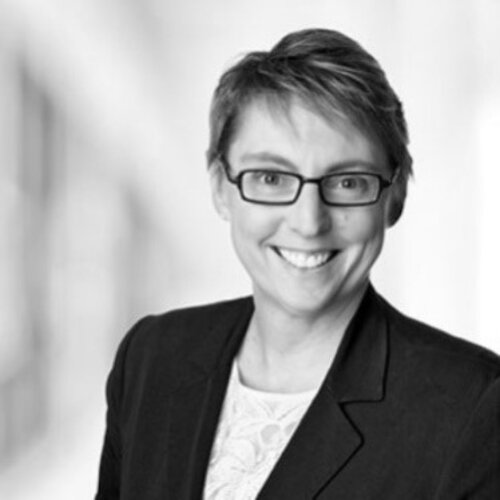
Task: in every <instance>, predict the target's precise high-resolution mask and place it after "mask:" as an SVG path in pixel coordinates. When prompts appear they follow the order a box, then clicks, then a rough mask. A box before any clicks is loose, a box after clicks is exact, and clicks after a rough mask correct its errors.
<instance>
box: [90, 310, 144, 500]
mask: <svg viewBox="0 0 500 500" xmlns="http://www.w3.org/2000/svg"><path fill="white" fill-rule="evenodd" d="M146 319H147V318H144V319H142V320H141V321H139V322H138V323H137V324H136V325H135V326H134V327H133V328H132V329H131V330H130V331H129V332H128V333H127V335H125V337H124V338H123V340H122V342H121V343H120V346H119V347H118V351H117V354H116V356H115V360H114V363H113V367H112V369H111V372H110V374H109V376H108V379H107V383H106V402H107V412H106V431H105V434H104V444H103V448H102V452H101V461H100V466H99V479H98V486H97V493H96V495H95V500H119V498H120V478H121V458H122V435H121V425H120V421H121V405H122V400H123V394H124V389H125V388H124V385H125V372H126V360H127V353H128V351H129V348H130V344H131V341H132V338H133V337H134V336H135V334H136V333H137V331H138V330H139V328H140V327H141V325H142V324H143V322H144V321H145V320H146Z"/></svg>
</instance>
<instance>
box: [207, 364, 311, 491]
mask: <svg viewBox="0 0 500 500" xmlns="http://www.w3.org/2000/svg"><path fill="white" fill-rule="evenodd" d="M316 392H317V391H316V390H313V391H308V392H303V393H298V394H282V393H272V392H262V391H257V390H253V389H250V388H248V387H246V386H244V385H242V384H241V382H240V380H239V375H238V369H237V365H236V362H234V363H233V368H232V370H231V376H230V379H229V384H228V388H227V392H226V397H225V400H224V405H223V407H222V412H221V417H220V420H219V425H218V428H217V432H216V436H215V441H214V444H213V447H212V452H211V456H210V462H209V466H208V471H207V478H206V481H205V492H204V499H205V500H254V499H255V498H256V497H257V494H258V493H259V491H260V489H261V488H262V486H263V485H264V482H265V481H266V479H267V477H268V476H269V474H270V472H271V470H272V469H273V467H274V465H275V464H276V462H277V461H278V458H279V457H280V455H281V453H282V452H283V450H284V449H285V446H286V445H287V443H288V441H289V440H290V437H291V436H292V434H293V432H294V431H295V429H296V428H297V426H298V424H299V422H300V420H301V419H302V417H303V416H304V413H305V412H306V410H307V408H308V407H309V404H310V403H311V401H312V399H313V398H314V396H315V395H316Z"/></svg>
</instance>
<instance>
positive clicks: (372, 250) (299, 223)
mask: <svg viewBox="0 0 500 500" xmlns="http://www.w3.org/2000/svg"><path fill="white" fill-rule="evenodd" d="M227 161H228V164H229V165H230V166H231V174H232V176H235V175H237V174H238V172H240V171H241V170H245V169H260V168H272V169H278V170H283V171H287V172H296V173H299V174H301V175H303V176H304V177H320V176H323V175H326V174H328V173H335V172H345V171H356V167H352V166H350V167H349V168H347V167H346V164H347V163H349V164H350V165H352V164H353V163H356V162H358V161H359V162H360V163H361V164H362V165H363V167H362V170H363V171H367V170H371V171H373V172H374V173H378V174H381V175H383V176H384V177H385V178H389V177H390V174H389V169H388V167H387V166H386V164H387V161H386V157H385V154H384V152H383V150H382V148H381V147H379V146H378V145H377V144H376V143H375V142H374V141H372V140H370V139H369V138H368V137H367V136H366V135H364V134H362V133H361V132H359V131H358V130H357V129H356V128H354V127H353V126H352V125H350V124H349V123H346V122H345V121H341V120H339V121H337V122H335V123H327V122H326V121H325V120H324V118H322V117H321V116H319V115H317V114H315V113H313V112H311V111H309V110H308V109H306V108H305V107H304V106H302V105H300V103H298V102H296V103H292V104H291V106H290V108H289V113H288V114H284V113H282V112H279V111H274V112H273V111H272V110H270V109H269V108H268V107H267V105H266V104H265V103H264V102H259V101H258V102H254V103H252V104H250V105H249V106H248V108H247V109H246V110H245V111H244V113H243V116H242V117H241V119H240V127H239V129H238V131H237V132H236V134H235V137H234V140H233V142H232V144H231V146H230V148H229V151H228V155H227ZM367 165H369V166H368V167H367ZM358 170H359V168H358ZM212 188H213V194H214V201H215V204H216V207H217V209H218V211H219V213H220V214H221V215H222V216H223V217H224V218H225V219H227V220H229V222H230V225H231V234H232V240H233V243H234V247H235V249H236V252H237V254H238V256H239V258H240V260H241V262H242V264H243V266H244V267H245V268H246V270H247V272H248V274H249V275H250V278H251V279H252V283H253V291H254V298H255V301H256V304H259V303H262V301H267V302H268V303H269V304H272V305H273V306H278V307H280V308H282V309H284V310H286V311H287V312H288V313H290V314H293V315H308V316H310V315H312V316H314V315H318V314H322V313H324V312H326V311H328V310H332V308H333V309H334V308H335V307H336V306H339V307H342V306H345V305H346V304H347V303H349V301H350V300H351V299H353V298H354V297H357V296H358V295H359V293H361V292H362V290H363V289H364V287H365V286H366V284H367V281H368V274H369V271H370V269H371V267H372V265H373V263H374V261H375V260H376V258H377V257H378V255H379V253H380V250H381V248H382V243H383V239H384V231H385V227H386V223H387V220H388V213H389V210H388V205H389V203H390V200H389V196H390V194H389V193H390V189H389V190H385V191H384V192H383V193H382V196H381V198H380V200H379V201H378V202H377V203H376V204H374V205H369V206H361V207H332V206H327V205H325V204H324V203H323V202H322V201H321V199H320V196H319V191H318V186H317V185H315V184H305V185H304V186H303V189H302V191H301V194H300V196H299V198H298V200H297V201H296V202H295V203H294V204H293V205H287V206H268V205H258V204H254V203H249V202H247V201H244V200H242V199H241V197H240V194H239V192H238V189H237V187H236V186H235V185H234V184H231V183H229V182H228V180H227V179H226V177H225V176H224V174H220V175H218V174H214V175H212Z"/></svg>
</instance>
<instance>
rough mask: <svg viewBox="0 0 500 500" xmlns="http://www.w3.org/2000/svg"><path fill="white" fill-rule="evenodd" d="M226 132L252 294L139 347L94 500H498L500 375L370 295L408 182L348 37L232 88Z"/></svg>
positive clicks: (382, 103)
mask: <svg viewBox="0 0 500 500" xmlns="http://www.w3.org/2000/svg"><path fill="white" fill-rule="evenodd" d="M210 125H211V137H210V147H209V151H208V164H209V173H210V181H211V187H212V192H213V199H214V204H215V207H216V209H217V211H218V213H219V214H220V216H221V217H222V218H224V219H226V220H227V221H228V222H229V225H230V229H231V235H232V239H233V243H234V247H235V249H236V252H237V254H238V256H239V258H240V260H241V262H242V264H243V266H244V267H245V268H246V270H247V272H248V274H249V276H250V278H251V280H252V285H253V295H252V297H251V298H250V297H248V298H243V299H236V300H234V301H229V302H224V303H218V304H213V305H207V306H202V307H196V308H191V309H184V310H178V311H173V312H170V313H167V314H164V315H160V316H156V317H148V318H145V319H143V320H142V321H140V322H139V323H138V324H137V325H136V326H135V327H134V328H133V329H132V330H131V331H130V332H129V334H128V335H127V336H126V337H125V339H124V340H123V342H122V344H121V346H120V349H119V351H118V354H117V357H116V361H115V365H114V367H113V370H112V372H111V374H110V377H109V381H108V386H107V396H108V415H107V429H106V436H105V442H104V448H103V453H102V459H101V469H100V481H99V490H98V493H97V496H96V498H97V499H98V500H104V499H106V500H107V499H118V498H119V499H124V500H125V499H127V500H130V499H141V500H148V499H153V498H154V499H160V498H161V499H172V500H181V499H199V498H205V499H217V500H220V499H254V498H259V500H264V499H269V500H271V499H273V500H275V499H284V500H293V499H312V498H319V499H325V500H326V499H332V500H333V499H335V500H338V499H346V500H355V499H360V500H361V499H362V500H367V499H382V498H383V499H385V500H387V499H398V500H400V499H436V500H437V499H440V500H444V499H450V500H451V499H453V500H457V499H459V498H460V499H461V498H464V499H465V498H467V499H494V498H500V486H499V481H500V480H499V477H500V432H499V428H500V359H499V358H498V357H497V356H496V355H495V354H493V353H490V352H488V351H486V350H484V349H482V348H479V347H477V346H473V345H471V344H468V343H466V342H464V341H461V340H458V339H456V338H453V337H451V336H449V335H447V334H445V333H442V332H439V331H437V330H435V329H432V328H431V327H428V326H426V325H423V324H421V323H418V322H416V321H414V320H411V319H409V318H407V317H405V316H403V315H402V314H401V313H399V312H398V311H396V310H395V309H394V308H392V307H391V306H390V305H389V304H388V303H387V302H385V301H384V300H383V299H382V298H381V297H380V296H379V295H378V294H377V293H376V292H375V290H374V289H373V287H372V286H371V284H370V282H369V272H370V269H371V267H372V265H373V263H374V262H375V260H376V259H377V257H378V255H379V253H380V251H381V249H382V244H383V239H384V233H385V229H386V228H388V227H390V226H391V225H393V224H395V223H396V221H397V220H398V218H399V217H400V215H401V212H402V209H403V205H404V200H405V195H406V185H407V181H408V178H409V176H410V175H411V158H410V155H409V153H408V150H407V143H408V137H407V131H406V123H405V119H404V116H403V111H402V107H401V104H400V102H399V100H398V98H397V96H396V94H395V93H394V91H393V90H392V88H391V87H390V85H389V83H388V82H387V80H386V77H385V75H384V73H383V71H382V70H381V68H380V67H379V65H378V63H377V62H376V61H375V60H374V59H373V58H372V57H371V56H370V55H369V54H368V53H366V51H365V50H364V49H363V48H361V47H360V46H359V45H358V44H357V43H356V42H354V41H353V40H351V39H349V38H347V37H345V36H344V35H342V34H340V33H338V32H335V31H329V30H305V31H300V32H296V33H292V34H290V35H287V36H286V37H285V38H283V39H282V40H281V41H280V42H279V43H278V44H277V45H276V46H275V47H274V48H273V49H272V50H271V51H270V52H255V53H251V54H249V55H247V56H246V57H245V58H243V59H242V60H241V61H240V62H238V63H237V64H236V65H235V66H233V67H232V68H230V69H229V70H228V71H227V72H226V73H225V74H224V75H223V76H222V78H221V80H220V82H219V85H218V87H217V89H216V91H215V94H214V98H213V105H212V110H211V121H210Z"/></svg>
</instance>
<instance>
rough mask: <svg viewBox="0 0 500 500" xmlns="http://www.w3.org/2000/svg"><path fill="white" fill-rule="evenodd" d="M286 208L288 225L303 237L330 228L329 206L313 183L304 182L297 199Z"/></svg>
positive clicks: (319, 233) (311, 235)
mask: <svg viewBox="0 0 500 500" xmlns="http://www.w3.org/2000/svg"><path fill="white" fill-rule="evenodd" d="M288 209H289V212H288V217H287V220H288V225H289V227H290V228H291V229H292V230H293V231H295V232H297V233H299V234H300V235H301V236H303V237H306V238H311V237H314V236H319V235H322V234H324V233H326V232H328V231H329V230H330V229H331V226H332V221H331V214H330V210H329V207H328V206H327V205H325V204H324V203H323V201H322V200H321V198H320V195H319V189H318V186H317V185H315V184H304V185H303V187H302V191H301V193H300V195H299V197H298V199H297V201H296V202H295V203H294V204H293V205H290V206H289V207H288Z"/></svg>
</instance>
